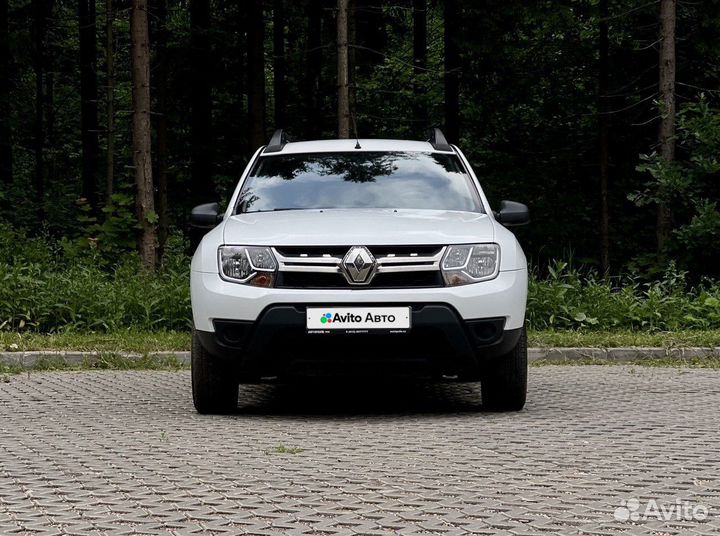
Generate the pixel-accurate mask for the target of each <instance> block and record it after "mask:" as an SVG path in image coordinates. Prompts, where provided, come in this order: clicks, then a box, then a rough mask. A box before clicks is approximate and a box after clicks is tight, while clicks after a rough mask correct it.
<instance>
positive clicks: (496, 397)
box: [480, 327, 528, 411]
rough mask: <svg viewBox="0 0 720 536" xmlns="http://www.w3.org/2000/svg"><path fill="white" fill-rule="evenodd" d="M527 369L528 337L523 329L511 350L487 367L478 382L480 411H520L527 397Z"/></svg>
mask: <svg viewBox="0 0 720 536" xmlns="http://www.w3.org/2000/svg"><path fill="white" fill-rule="evenodd" d="M527 368H528V362H527V334H526V333H525V328H524V327H523V329H522V332H521V333H520V339H518V342H517V344H516V345H515V346H514V347H513V349H512V350H510V351H509V352H508V353H507V354H505V355H502V356H500V357H498V358H496V359H494V360H493V361H492V362H491V363H489V364H488V368H487V370H486V371H485V373H484V375H483V377H482V379H481V381H480V388H481V393H482V404H483V409H487V410H490V411H519V410H521V409H522V408H523V406H525V399H526V396H527Z"/></svg>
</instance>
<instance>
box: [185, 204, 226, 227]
mask: <svg viewBox="0 0 720 536" xmlns="http://www.w3.org/2000/svg"><path fill="white" fill-rule="evenodd" d="M221 219H222V214H220V204H219V203H205V204H204V205H198V206H196V207H195V208H194V209H192V212H190V226H191V227H195V228H197V229H204V230H205V231H209V230H211V229H213V228H214V227H215V226H216V225H217V224H218V223H219V222H220V220H221Z"/></svg>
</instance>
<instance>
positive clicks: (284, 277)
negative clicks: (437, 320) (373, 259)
mask: <svg viewBox="0 0 720 536" xmlns="http://www.w3.org/2000/svg"><path fill="white" fill-rule="evenodd" d="M275 286H276V287H278V288H296V289H297V288H316V289H323V288H326V289H337V288H355V289H356V288H358V287H357V286H354V285H351V284H350V283H348V281H347V279H345V276H344V275H343V274H324V273H313V272H280V273H279V274H278V279H277V283H276V284H275ZM442 286H443V281H442V276H441V275H440V272H438V271H434V272H395V273H388V274H377V275H376V276H375V277H374V278H373V279H372V281H370V283H369V284H367V285H364V286H362V287H360V288H364V289H366V288H368V289H372V288H433V287H442Z"/></svg>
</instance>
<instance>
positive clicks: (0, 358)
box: [0, 350, 190, 368]
mask: <svg viewBox="0 0 720 536" xmlns="http://www.w3.org/2000/svg"><path fill="white" fill-rule="evenodd" d="M148 355H149V357H151V358H152V359H156V360H158V361H160V360H167V359H173V358H174V359H175V360H177V362H178V363H181V364H183V365H189V364H190V352H150V353H149V354H148ZM105 356H112V357H122V358H125V359H129V360H139V359H142V358H143V356H142V355H141V354H135V353H132V352H78V351H73V350H61V351H56V350H37V351H32V352H0V364H2V365H8V366H13V367H21V368H33V367H35V366H36V365H38V364H40V363H44V362H49V363H58V364H60V365H70V366H78V365H89V364H93V363H97V362H98V361H101V360H102V359H103V357H105Z"/></svg>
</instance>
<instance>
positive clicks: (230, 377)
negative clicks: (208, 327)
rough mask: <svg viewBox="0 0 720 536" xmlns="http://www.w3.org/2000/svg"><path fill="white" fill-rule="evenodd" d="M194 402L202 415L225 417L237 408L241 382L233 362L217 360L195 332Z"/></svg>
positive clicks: (193, 346) (192, 353)
mask: <svg viewBox="0 0 720 536" xmlns="http://www.w3.org/2000/svg"><path fill="white" fill-rule="evenodd" d="M190 366H191V375H192V394H193V403H194V404H195V409H196V410H197V411H198V413H203V414H212V413H216V414H225V413H231V412H233V411H235V410H236V409H237V402H238V381H237V379H236V378H235V374H234V373H233V367H232V365H231V364H230V363H226V362H223V361H222V360H220V359H217V358H215V357H213V356H212V355H211V354H210V353H209V352H208V351H207V350H205V348H203V345H202V344H200V340H199V338H198V336H197V335H196V334H195V330H193V334H192V351H191V359H190Z"/></svg>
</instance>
